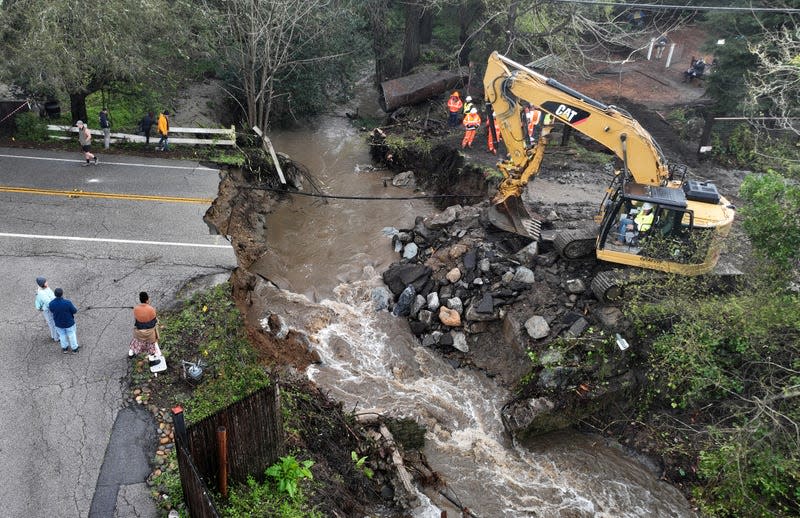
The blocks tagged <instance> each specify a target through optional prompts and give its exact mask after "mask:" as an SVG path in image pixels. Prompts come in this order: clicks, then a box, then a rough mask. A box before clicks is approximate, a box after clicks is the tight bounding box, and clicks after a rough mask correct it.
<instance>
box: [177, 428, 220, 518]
mask: <svg viewBox="0 0 800 518" xmlns="http://www.w3.org/2000/svg"><path fill="white" fill-rule="evenodd" d="M178 442H180V440H179V439H177V436H176V446H177V444H178ZM177 448H178V450H177V452H176V453H177V457H178V470H180V473H181V487H182V488H183V500H184V502H186V508H187V509H188V510H189V516H191V517H192V518H219V517H220V514H219V511H217V508H216V507H215V506H214V500H213V499H212V498H211V493H210V492H209V490H208V487H206V484H205V483H204V482H203V478H202V477H201V476H200V472H199V471H198V470H197V467H196V466H195V464H194V461H193V460H192V456H191V455H190V454H189V452H188V450H187V449H186V448H185V447H180V446H178V447H177Z"/></svg>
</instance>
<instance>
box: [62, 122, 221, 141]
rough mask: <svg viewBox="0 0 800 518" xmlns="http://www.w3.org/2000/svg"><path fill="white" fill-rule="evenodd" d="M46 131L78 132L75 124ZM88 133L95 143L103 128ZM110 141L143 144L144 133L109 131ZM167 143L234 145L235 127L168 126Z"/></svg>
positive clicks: (154, 138) (66, 137) (155, 137)
mask: <svg viewBox="0 0 800 518" xmlns="http://www.w3.org/2000/svg"><path fill="white" fill-rule="evenodd" d="M47 131H49V132H50V133H51V135H50V137H51V138H54V139H59V140H73V139H75V138H76V136H73V135H70V134H71V133H76V134H77V133H78V128H76V127H75V126H62V125H58V124H48V125H47ZM89 133H91V134H92V138H93V139H94V140H95V143H97V142H102V140H103V130H101V129H90V130H89ZM176 135H197V136H199V137H202V138H195V137H187V136H176ZM110 136H111V143H112V144H113V143H117V142H140V143H142V144H144V142H145V137H144V135H133V134H130V133H117V132H111V134H110ZM159 138H160V136H159V135H158V132H156V131H153V133H152V134H151V136H150V141H151V142H158V139H159ZM169 143H170V145H173V144H180V145H185V146H234V145H236V128H235V127H234V126H231V127H230V128H181V127H170V129H169Z"/></svg>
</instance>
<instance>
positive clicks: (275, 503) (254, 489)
mask: <svg viewBox="0 0 800 518" xmlns="http://www.w3.org/2000/svg"><path fill="white" fill-rule="evenodd" d="M276 466H278V465H277V464H276ZM270 469H272V468H270ZM296 491H297V492H296V493H295V495H294V496H293V497H291V496H289V495H288V493H286V492H282V491H280V490H278V487H277V485H276V483H274V482H273V481H271V480H269V479H268V480H266V481H265V482H264V483H263V484H260V483H258V482H256V481H255V479H253V478H252V477H249V478H248V479H247V484H243V485H239V486H235V487H233V488H231V491H230V492H229V494H228V501H227V502H226V503H225V506H224V507H223V508H222V509H221V510H220V512H221V514H222V516H224V517H226V518H323V516H324V515H323V514H322V513H320V512H319V511H316V510H314V509H310V508H309V506H308V503H307V502H306V499H305V497H304V496H303V494H302V492H301V491H300V489H299V488H297V489H296Z"/></svg>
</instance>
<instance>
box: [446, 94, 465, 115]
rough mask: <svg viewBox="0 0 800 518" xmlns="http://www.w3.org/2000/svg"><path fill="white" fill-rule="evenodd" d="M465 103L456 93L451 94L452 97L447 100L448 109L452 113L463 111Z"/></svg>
mask: <svg viewBox="0 0 800 518" xmlns="http://www.w3.org/2000/svg"><path fill="white" fill-rule="evenodd" d="M463 105H464V103H462V102H461V99H460V98H458V97H456V96H455V95H451V96H450V99H448V100H447V109H448V110H450V113H455V112H459V111H461V107H462V106H463Z"/></svg>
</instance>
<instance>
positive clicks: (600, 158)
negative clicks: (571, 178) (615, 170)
mask: <svg viewBox="0 0 800 518" xmlns="http://www.w3.org/2000/svg"><path fill="white" fill-rule="evenodd" d="M569 149H571V150H573V151H574V152H575V160H576V161H578V162H582V163H585V164H589V165H606V164H608V163H610V162H611V161H612V160H613V157H611V156H610V155H609V154H607V153H602V152H599V151H591V150H589V149H586V147H585V146H583V145H581V144H580V143H578V142H576V141H575V139H571V140H570V141H569ZM545 156H547V154H546V153H545Z"/></svg>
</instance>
